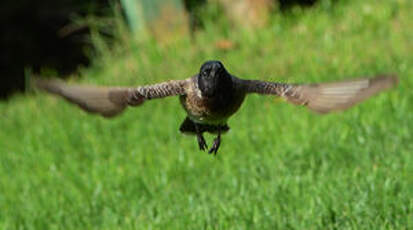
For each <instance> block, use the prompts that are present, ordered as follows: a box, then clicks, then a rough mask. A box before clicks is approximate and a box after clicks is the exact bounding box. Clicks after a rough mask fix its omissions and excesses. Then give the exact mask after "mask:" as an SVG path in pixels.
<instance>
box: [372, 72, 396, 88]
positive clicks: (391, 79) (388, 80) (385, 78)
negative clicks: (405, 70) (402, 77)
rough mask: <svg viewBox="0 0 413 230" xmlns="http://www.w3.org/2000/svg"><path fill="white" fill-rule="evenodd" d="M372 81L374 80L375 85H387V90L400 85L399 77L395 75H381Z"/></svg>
mask: <svg viewBox="0 0 413 230" xmlns="http://www.w3.org/2000/svg"><path fill="white" fill-rule="evenodd" d="M372 80H373V83H374V82H377V83H383V84H386V85H387V87H386V88H390V87H394V86H397V85H398V84H399V77H398V76H397V74H395V73H390V74H380V75H377V76H376V77H374V78H373V79H372Z"/></svg>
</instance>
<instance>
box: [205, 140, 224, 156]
mask: <svg viewBox="0 0 413 230" xmlns="http://www.w3.org/2000/svg"><path fill="white" fill-rule="evenodd" d="M220 145H221V137H220V136H218V137H217V138H215V139H214V143H213V144H212V147H211V148H210V149H209V151H208V153H209V154H211V153H214V155H217V152H218V149H219V146H220Z"/></svg>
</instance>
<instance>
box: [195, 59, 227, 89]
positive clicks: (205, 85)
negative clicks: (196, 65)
mask: <svg viewBox="0 0 413 230" xmlns="http://www.w3.org/2000/svg"><path fill="white" fill-rule="evenodd" d="M197 80H198V87H199V89H200V90H201V93H202V96H206V97H212V96H214V95H215V94H216V93H217V92H218V91H219V90H220V89H221V88H222V87H225V82H227V81H230V75H229V73H228V72H227V70H226V69H225V67H224V65H223V64H222V63H221V62H220V61H207V62H205V63H204V64H203V65H202V66H201V69H200V70H199V74H198V79H197Z"/></svg>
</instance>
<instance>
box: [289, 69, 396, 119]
mask: <svg viewBox="0 0 413 230" xmlns="http://www.w3.org/2000/svg"><path fill="white" fill-rule="evenodd" d="M397 82H398V79H397V77H396V76H385V75H380V76H376V77H375V78H370V79H369V78H362V79H356V80H350V81H342V82H331V83H321V84H313V85H296V86H293V87H292V88H291V89H290V90H288V92H286V93H285V94H284V97H285V98H286V99H287V101H289V102H291V103H293V104H300V105H306V106H307V107H308V108H309V109H311V110H313V111H315V112H318V113H328V112H331V111H339V110H345V109H348V108H350V107H351V106H353V105H355V104H357V103H359V102H362V101H363V100H366V99H367V98H369V97H371V96H373V95H375V94H377V93H379V92H381V91H383V90H385V89H388V88H390V87H393V86H394V85H396V84H397Z"/></svg>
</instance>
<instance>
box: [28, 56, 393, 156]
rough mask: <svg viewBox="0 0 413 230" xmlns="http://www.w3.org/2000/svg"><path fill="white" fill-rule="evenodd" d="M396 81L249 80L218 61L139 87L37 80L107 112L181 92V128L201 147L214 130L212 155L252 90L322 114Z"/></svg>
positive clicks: (109, 114)
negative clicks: (191, 72) (194, 71)
mask: <svg viewBox="0 0 413 230" xmlns="http://www.w3.org/2000/svg"><path fill="white" fill-rule="evenodd" d="M397 83H398V78H397V76H394V75H378V76H375V77H372V78H358V79H351V80H347V81H340V82H329V83H321V84H286V83H278V82H268V81H260V80H245V79H241V78H238V77H236V76H234V75H232V74H230V73H228V71H227V70H226V69H225V67H224V65H223V64H222V63H221V62H220V61H207V62H205V63H204V64H203V65H202V66H201V69H200V71H199V73H198V74H196V75H194V76H192V77H190V78H187V79H185V80H171V81H167V82H162V83H158V84H154V85H146V86H138V87H97V86H83V85H69V84H66V83H64V82H62V81H58V80H43V79H35V84H36V86H37V87H38V88H40V89H43V90H46V91H47V92H49V93H52V94H56V95H59V96H61V97H63V98H65V99H66V100H68V101H69V102H71V103H74V104H76V105H78V106H79V107H80V108H82V109H83V110H85V111H87V112H89V113H96V114H100V115H102V116H104V117H113V116H116V115H119V114H120V113H121V112H123V111H124V110H125V109H126V108H127V107H128V106H139V105H141V104H143V103H144V102H145V101H146V100H150V99H156V98H163V97H167V96H179V99H180V102H181V105H182V107H183V108H184V109H185V111H186V113H187V117H186V118H185V120H184V121H183V123H182V124H181V127H180V129H179V130H180V131H181V132H183V133H187V134H193V135H195V136H196V138H197V141H198V145H199V149H200V150H206V149H207V148H208V147H207V144H206V142H205V139H204V137H203V133H205V132H208V133H213V134H216V135H217V136H216V138H215V139H214V141H213V144H212V147H211V148H210V149H209V151H208V152H209V153H214V154H216V153H217V151H218V149H219V147H220V144H221V134H223V133H225V132H227V131H228V130H229V126H228V124H227V122H228V119H229V118H230V117H231V116H232V115H233V114H234V113H235V112H237V111H238V109H239V108H240V106H241V104H242V103H243V101H244V99H245V97H246V96H247V95H248V94H251V93H257V94H265V95H275V96H279V97H283V98H284V99H286V101H287V102H290V103H293V104H296V105H303V106H306V107H308V108H309V109H310V110H312V111H315V112H318V113H323V114H324V113H328V112H331V111H339V110H345V109H347V108H350V107H351V106H353V105H355V104H357V103H359V102H361V101H363V100H365V99H367V98H369V97H370V96H372V95H374V94H376V93H378V92H381V91H383V90H385V89H388V88H390V87H393V86H395V85H396V84H397Z"/></svg>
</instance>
